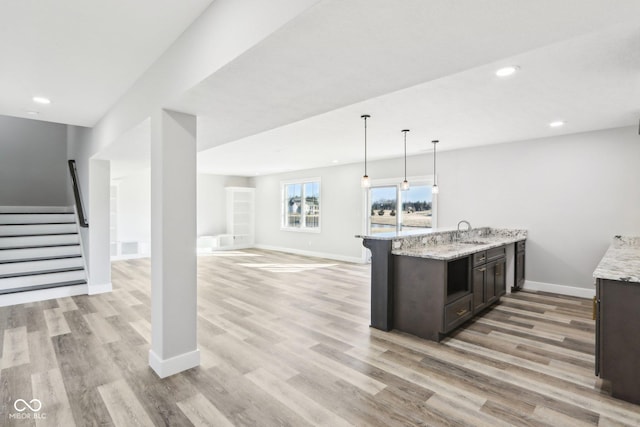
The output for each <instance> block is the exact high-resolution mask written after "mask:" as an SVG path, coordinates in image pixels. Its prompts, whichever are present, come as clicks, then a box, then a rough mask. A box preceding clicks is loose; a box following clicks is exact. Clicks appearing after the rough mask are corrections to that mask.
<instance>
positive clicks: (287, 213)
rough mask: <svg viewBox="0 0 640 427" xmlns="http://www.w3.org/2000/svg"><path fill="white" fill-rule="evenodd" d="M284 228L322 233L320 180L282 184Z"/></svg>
mask: <svg viewBox="0 0 640 427" xmlns="http://www.w3.org/2000/svg"><path fill="white" fill-rule="evenodd" d="M282 212H283V215H282V228H283V229H287V230H297V231H315V232H318V231H320V179H319V178H314V179H310V180H304V181H303V180H298V181H288V182H283V183H282Z"/></svg>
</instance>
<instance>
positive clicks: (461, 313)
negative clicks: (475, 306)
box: [456, 308, 469, 317]
mask: <svg viewBox="0 0 640 427" xmlns="http://www.w3.org/2000/svg"><path fill="white" fill-rule="evenodd" d="M467 311H469V310H467V309H466V308H463V309H462V310H460V311H457V312H456V314H457V315H458V317H460V316H463V315H464V314H465V313H466V312H467Z"/></svg>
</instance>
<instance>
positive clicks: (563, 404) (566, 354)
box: [0, 250, 640, 427]
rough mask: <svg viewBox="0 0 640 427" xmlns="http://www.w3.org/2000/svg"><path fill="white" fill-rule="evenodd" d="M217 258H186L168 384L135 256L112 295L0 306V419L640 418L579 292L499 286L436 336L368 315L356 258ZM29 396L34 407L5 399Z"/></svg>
mask: <svg viewBox="0 0 640 427" xmlns="http://www.w3.org/2000/svg"><path fill="white" fill-rule="evenodd" d="M220 255H221V256H208V257H200V258H199V266H198V279H199V282H198V286H199V290H198V314H199V323H198V327H199V330H198V335H199V346H200V350H201V353H202V365H201V366H200V367H199V368H195V369H192V370H189V371H187V372H184V373H181V374H178V375H174V376H172V377H170V378H168V379H165V380H160V379H158V378H157V377H156V375H155V374H154V373H153V372H152V371H151V369H150V368H149V367H148V364H147V358H148V350H149V336H150V328H151V325H150V323H149V320H150V311H149V310H150V308H149V304H150V283H149V261H148V260H135V261H119V262H115V263H114V264H113V286H114V292H112V293H109V294H102V295H96V296H78V297H72V298H61V299H58V300H52V301H46V302H40V303H33V304H25V305H20V306H13V307H5V308H0V331H1V332H2V333H1V335H0V338H1V339H0V351H1V354H2V361H1V362H2V365H1V367H2V369H1V371H0V425H3V426H4V425H7V426H8V425H20V426H22V425H37V426H73V425H76V426H85V425H116V426H140V425H157V426H162V425H170V426H183V425H185V426H186V425H210V426H228V425H248V426H281V425H289V426H296V427H297V426H305V425H326V426H332V427H333V426H341V425H358V426H408V425H447V426H455V425H461V426H492V427H495V426H508V425H509V426H510V425H549V426H554V427H557V426H581V425H601V426H622V425H628V426H638V425H640V407H639V406H636V405H632V404H629V403H625V402H622V401H619V400H616V399H612V398H611V397H609V396H608V395H607V392H606V390H601V388H602V383H601V381H600V380H597V379H596V377H595V376H594V374H593V370H594V367H593V362H594V357H593V348H594V322H593V321H592V320H591V317H590V316H591V304H590V301H587V300H581V299H576V298H569V297H560V296H553V295H549V294H546V295H543V294H536V293H525V292H521V293H518V294H514V295H512V296H507V297H503V299H502V303H501V304H500V305H499V306H497V307H495V308H494V309H493V310H491V311H489V312H486V314H485V315H484V316H482V317H481V318H476V319H475V320H474V321H473V322H471V323H468V324H467V326H466V327H464V328H463V329H461V330H460V331H459V332H458V333H456V334H455V335H454V336H452V337H450V338H448V339H446V340H444V341H443V342H441V343H440V344H436V343H432V342H428V341H424V340H421V339H417V338H414V337H412V336H409V335H405V334H401V333H396V332H392V333H384V332H381V331H378V330H375V329H371V328H369V327H368V321H369V287H368V283H369V267H368V266H366V265H353V264H346V263H340V262H334V261H327V260H319V259H311V258H304V257H300V256H293V255H285V254H281V253H274V252H265V251H258V250H251V251H243V252H240V253H221V254H220ZM35 398H37V399H39V400H40V401H41V403H42V409H41V410H40V411H39V412H38V413H37V414H38V415H39V416H40V418H39V419H34V418H35V415H34V413H33V412H31V411H29V410H28V409H27V410H25V411H23V412H18V411H17V410H16V409H15V407H14V403H15V401H16V399H24V400H25V401H27V402H30V401H31V399H35ZM32 404H33V405H35V403H33V402H32ZM19 407H20V408H21V409H24V406H20V405H19ZM16 414H28V415H32V416H31V417H30V418H25V419H17V418H16ZM12 415H13V417H12Z"/></svg>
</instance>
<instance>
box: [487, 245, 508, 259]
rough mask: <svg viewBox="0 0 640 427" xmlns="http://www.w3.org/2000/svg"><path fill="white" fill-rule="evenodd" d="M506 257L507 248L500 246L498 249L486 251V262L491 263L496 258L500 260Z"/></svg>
mask: <svg viewBox="0 0 640 427" xmlns="http://www.w3.org/2000/svg"><path fill="white" fill-rule="evenodd" d="M506 255H507V248H506V247H505V246H500V247H499V248H492V249H488V250H487V261H493V260H496V259H498V258H502V257H504V256H506Z"/></svg>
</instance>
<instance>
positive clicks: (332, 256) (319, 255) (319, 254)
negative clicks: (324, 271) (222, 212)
mask: <svg viewBox="0 0 640 427" xmlns="http://www.w3.org/2000/svg"><path fill="white" fill-rule="evenodd" d="M253 247H254V248H256V249H264V250H267V251H277V252H286V253H289V254H294V255H304V256H310V257H314V258H325V259H333V260H336V261H344V262H352V263H356V264H364V261H363V260H362V258H360V257H350V256H344V255H336V254H328V253H324V252H313V251H303V250H300V249H292V248H283V247H280V246H271V245H253Z"/></svg>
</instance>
